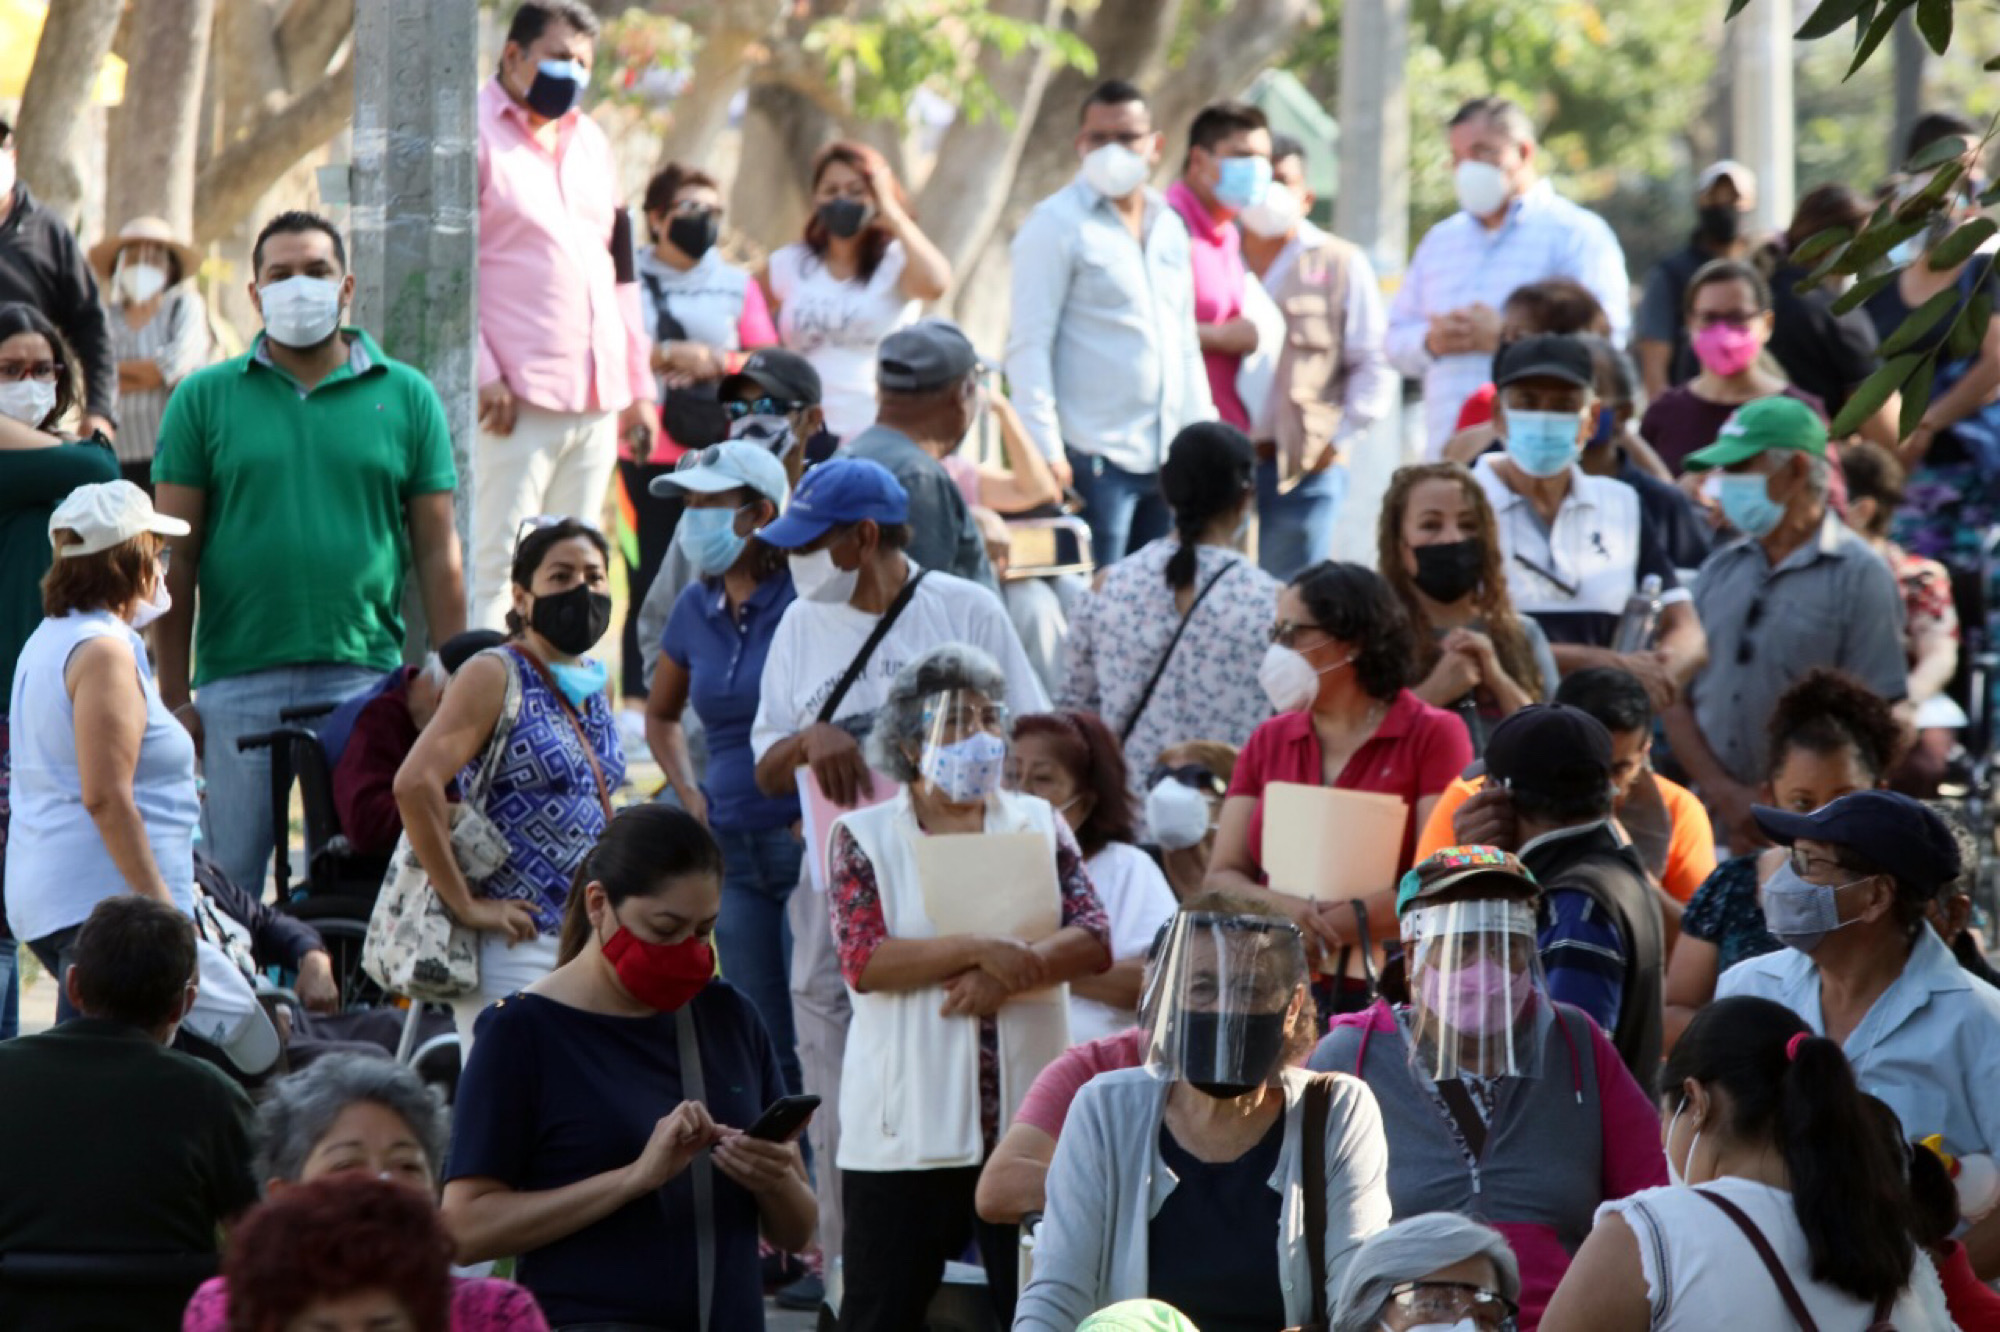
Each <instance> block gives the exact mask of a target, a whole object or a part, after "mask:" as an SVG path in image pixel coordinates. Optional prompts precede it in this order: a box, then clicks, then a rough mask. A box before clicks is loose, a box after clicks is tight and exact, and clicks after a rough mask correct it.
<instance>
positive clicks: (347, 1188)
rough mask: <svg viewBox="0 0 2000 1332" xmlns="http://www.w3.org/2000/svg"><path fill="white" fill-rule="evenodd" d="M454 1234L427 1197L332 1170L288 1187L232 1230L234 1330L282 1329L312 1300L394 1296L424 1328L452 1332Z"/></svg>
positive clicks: (228, 1261) (227, 1268) (227, 1266)
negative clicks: (366, 1293)
mask: <svg viewBox="0 0 2000 1332" xmlns="http://www.w3.org/2000/svg"><path fill="white" fill-rule="evenodd" d="M451 1252H452V1244H451V1237H450V1236H449V1235H447V1234H446V1233H445V1229H444V1224H443V1222H441V1221H440V1220H439V1219H438V1214H437V1207H436V1205H435V1204H433V1203H432V1202H431V1200H430V1199H429V1198H428V1197H426V1196H425V1195H424V1194H422V1193H420V1192H418V1191H417V1190H415V1189H412V1188H410V1187H408V1186H407V1185H403V1184H392V1183H390V1182H389V1181H387V1180H381V1179H369V1178H356V1177H354V1176H351V1175H335V1176H331V1177H329V1178H326V1179H321V1180H315V1181H314V1182H313V1183H311V1184H301V1185H298V1186H297V1187H294V1188H288V1189H286V1190H285V1191H284V1192H282V1193H280V1194H278V1195H277V1196H276V1197H274V1198H272V1199H271V1200H270V1201H269V1202H266V1203H264V1204H263V1205H262V1206H260V1207H258V1208H257V1209H256V1210H255V1211H253V1212H251V1213H250V1215H249V1216H248V1217H246V1218H244V1221H243V1224H242V1225H241V1226H240V1227H239V1228H238V1229H237V1230H236V1233H235V1234H234V1235H232V1236H231V1237H230V1243H229V1254H228V1256H227V1258H225V1259H224V1261H223V1264H222V1274H223V1276H224V1277H225V1278H226V1279H227V1281H228V1283H229V1329H230V1332H278V1329H280V1328H282V1327H284V1326H285V1325H286V1324H287V1323H289V1322H291V1321H292V1320H293V1319H295V1318H297V1317H298V1316H299V1315H300V1314H302V1313H304V1312H305V1311H306V1310H307V1309H309V1308H311V1307H312V1306H313V1305H314V1304H315V1303H316V1302H318V1301H320V1300H325V1299H340V1298H343V1297H345V1296H348V1295H353V1294H356V1293H358V1292H360V1291H367V1290H380V1291H386V1292H388V1293H389V1294H390V1295H392V1296H394V1297H395V1299H396V1300H397V1302H398V1303H400V1304H401V1305H402V1306H403V1309H404V1311H405V1312H407V1313H408V1314H409V1315H410V1317H411V1318H412V1319H413V1320H414V1321H415V1323H416V1325H417V1327H418V1328H420V1329H422V1332H450V1328H451Z"/></svg>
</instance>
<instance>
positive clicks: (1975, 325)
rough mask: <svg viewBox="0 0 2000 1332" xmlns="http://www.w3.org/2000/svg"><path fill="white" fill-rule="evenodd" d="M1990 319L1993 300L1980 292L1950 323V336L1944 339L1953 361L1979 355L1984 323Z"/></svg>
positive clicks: (1984, 334) (1984, 327)
mask: <svg viewBox="0 0 2000 1332" xmlns="http://www.w3.org/2000/svg"><path fill="white" fill-rule="evenodd" d="M1982 302H1984V304H1983V305H1982V304H1981V303H1982ZM1982 310H1983V311H1984V313H1982ZM1992 317H1993V298H1992V297H1991V296H1989V295H1988V294H1987V293H1985V292H1983V291H1982V292H1980V293H1979V294H1978V295H1976V296H1974V297H1973V298H1972V300H1971V302H1970V303H1969V304H1968V305H1967V306H1966V307H1965V311H1964V313H1962V314H1960V315H1959V317H1958V318H1956V319H1954V320H1952V321H1951V336H1950V337H1948V338H1946V339H1945V348H1946V350H1948V351H1949V352H1950V353H1951V356H1952V359H1953V360H1955V361H1962V360H1965V359H1966V358H1968V357H1972V356H1977V355H1979V343H1980V340H1981V339H1982V338H1984V337H1985V336H1986V323H1987V321H1988V320H1990V319H1991V318H1992Z"/></svg>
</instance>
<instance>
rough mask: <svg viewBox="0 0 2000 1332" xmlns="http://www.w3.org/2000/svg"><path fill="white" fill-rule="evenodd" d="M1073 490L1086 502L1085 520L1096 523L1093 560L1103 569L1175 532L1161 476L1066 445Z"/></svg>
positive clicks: (1092, 538)
mask: <svg viewBox="0 0 2000 1332" xmlns="http://www.w3.org/2000/svg"><path fill="white" fill-rule="evenodd" d="M1063 452H1064V453H1065V454H1066V455H1068V457H1069V468H1070V471H1071V472H1072V473H1074V475H1075V480H1074V481H1073V482H1072V485H1073V486H1074V487H1075V489H1076V493H1077V494H1078V495H1081V496H1082V497H1083V520H1084V521H1085V522H1087V523H1089V524H1090V551H1091V557H1092V558H1093V559H1095V560H1096V561H1097V567H1098V568H1100V569H1102V568H1104V567H1105V566H1106V565H1110V564H1116V563H1117V562H1118V561H1120V560H1122V559H1124V558H1125V556H1126V555H1128V554H1130V553H1131V552H1132V551H1135V550H1137V549H1139V547H1141V546H1143V545H1145V544H1146V543H1147V542H1148V541H1157V540H1159V539H1160V538H1161V537H1163V536H1165V535H1166V534H1167V533H1169V532H1171V531H1173V528H1174V519H1173V515H1172V514H1171V513H1170V512H1168V510H1167V501H1166V497H1165V496H1163V495H1162V494H1160V474H1159V473H1158V472H1147V473H1145V474H1144V475H1140V474H1139V473H1137V472H1126V471H1121V470H1119V469H1118V468H1116V467H1113V466H1112V465H1111V464H1110V463H1108V462H1105V461H1104V459H1102V458H1096V457H1092V456H1091V455H1090V454H1088V453H1078V452H1077V451H1076V450H1075V449H1072V448H1070V447H1068V446H1067V445H1065V446H1064V447H1063Z"/></svg>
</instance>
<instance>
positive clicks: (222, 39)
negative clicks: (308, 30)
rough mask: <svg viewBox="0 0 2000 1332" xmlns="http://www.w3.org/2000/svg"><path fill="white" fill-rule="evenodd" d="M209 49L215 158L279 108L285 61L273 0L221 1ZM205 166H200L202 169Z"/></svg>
mask: <svg viewBox="0 0 2000 1332" xmlns="http://www.w3.org/2000/svg"><path fill="white" fill-rule="evenodd" d="M214 43H215V54H216V65H217V68H218V71H219V75H220V77H218V78H217V80H216V83H217V85H218V86H217V88H216V90H215V93H216V96H217V98H218V99H219V108H218V110H219V114H218V116H217V121H218V125H217V130H216V138H217V142H216V143H214V144H212V145H210V151H211V152H220V151H226V150H227V149H228V147H229V145H230V144H232V143H234V142H235V141H236V140H237V139H238V138H239V137H240V136H242V135H245V134H248V133H250V132H251V131H252V130H254V129H255V128H256V127H257V122H258V121H260V120H262V119H263V118H264V117H265V116H268V115H273V114H275V113H277V112H278V111H280V110H282V109H283V108H284V105H285V91H286V84H285V75H284V59H283V57H282V56H281V55H279V53H278V25H277V13H276V11H275V10H274V9H273V8H272V0H222V7H221V10H220V12H219V13H218V14H217V17H216V25H215V38H214ZM321 68H322V69H324V68H325V66H323V65H322V66H321ZM207 165H208V163H207V161H206V160H204V161H203V162H202V166H203V167H204V168H205V167H206V166H207Z"/></svg>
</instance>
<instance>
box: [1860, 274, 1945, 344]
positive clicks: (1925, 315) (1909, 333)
mask: <svg viewBox="0 0 2000 1332" xmlns="http://www.w3.org/2000/svg"><path fill="white" fill-rule="evenodd" d="M1957 305H1958V288H1957V287H1956V286H1950V287H1946V288H1945V289H1944V290H1943V291H1941V292H1939V293H1938V294H1937V295H1935V296H1933V297H1931V298H1930V299H1929V300H1927V301H1925V302H1924V303H1923V304H1922V305H1919V306H1918V307H1917V308H1916V309H1914V310H1912V311H1910V313H1908V314H1907V315H1904V316H1903V322H1902V323H1900V324H1898V325H1897V326H1896V331H1895V332H1894V333H1891V334H1890V335H1889V336H1888V338H1886V339H1885V340H1884V341H1883V343H1882V347H1881V350H1880V351H1879V352H1878V353H1877V355H1880V356H1884V357H1889V356H1900V355H1902V354H1903V353H1904V352H1906V351H1908V350H1910V348H1912V347H1914V346H1916V345H1917V343H1918V342H1919V341H1921V340H1922V339H1923V337H1924V335H1925V334H1926V333H1929V332H1930V331H1931V330H1932V329H1934V328H1936V327H1937V324H1938V320H1940V319H1943V318H1944V317H1945V316H1946V315H1947V314H1950V313H1951V311H1952V310H1953V309H1955V308H1956V307H1957Z"/></svg>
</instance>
